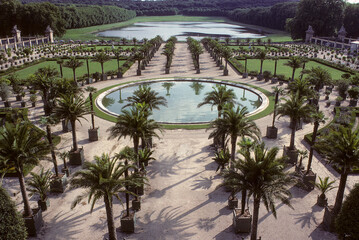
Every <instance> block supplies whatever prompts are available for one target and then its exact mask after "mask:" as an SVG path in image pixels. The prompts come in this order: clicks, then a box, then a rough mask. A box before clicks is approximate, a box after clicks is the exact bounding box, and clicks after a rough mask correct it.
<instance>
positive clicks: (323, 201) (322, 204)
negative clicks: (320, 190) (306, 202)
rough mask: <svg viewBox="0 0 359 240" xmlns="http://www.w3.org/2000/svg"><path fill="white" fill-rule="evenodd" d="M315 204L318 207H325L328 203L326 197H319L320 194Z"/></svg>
mask: <svg viewBox="0 0 359 240" xmlns="http://www.w3.org/2000/svg"><path fill="white" fill-rule="evenodd" d="M317 205H318V206H319V207H326V206H327V205H328V198H326V197H324V198H323V197H321V196H320V195H319V196H318V198H317Z"/></svg>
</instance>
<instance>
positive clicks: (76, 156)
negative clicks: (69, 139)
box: [69, 148, 85, 165]
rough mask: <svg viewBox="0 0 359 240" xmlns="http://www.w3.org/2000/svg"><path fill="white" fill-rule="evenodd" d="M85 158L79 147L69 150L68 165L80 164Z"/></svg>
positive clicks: (82, 150)
mask: <svg viewBox="0 0 359 240" xmlns="http://www.w3.org/2000/svg"><path fill="white" fill-rule="evenodd" d="M84 160H85V157H84V149H83V148H79V149H77V150H76V151H70V152H69V163H70V165H82V164H83V162H84Z"/></svg>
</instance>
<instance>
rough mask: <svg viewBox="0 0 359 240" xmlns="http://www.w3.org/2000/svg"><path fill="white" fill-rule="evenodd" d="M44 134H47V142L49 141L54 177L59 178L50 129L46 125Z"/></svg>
mask: <svg viewBox="0 0 359 240" xmlns="http://www.w3.org/2000/svg"><path fill="white" fill-rule="evenodd" d="M46 133H47V140H48V141H49V144H50V149H51V158H52V162H53V163H54V168H55V175H56V177H58V176H59V170H58V168H57V160H56V154H55V151H54V146H53V143H52V137H51V127H50V125H49V124H47V125H46Z"/></svg>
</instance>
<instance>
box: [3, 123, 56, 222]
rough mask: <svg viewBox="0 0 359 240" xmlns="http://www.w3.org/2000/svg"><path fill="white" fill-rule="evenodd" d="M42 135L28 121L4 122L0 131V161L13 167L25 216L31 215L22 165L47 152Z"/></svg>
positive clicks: (47, 147)
mask: <svg viewBox="0 0 359 240" xmlns="http://www.w3.org/2000/svg"><path fill="white" fill-rule="evenodd" d="M43 137H44V134H43V133H42V132H40V131H36V130H35V129H34V128H33V127H32V126H31V123H29V122H18V123H16V124H15V125H13V124H10V123H6V124H5V126H4V127H3V128H2V129H1V131H0V162H1V163H4V164H6V165H11V166H13V167H14V168H15V171H16V173H17V176H18V179H19V183H20V191H21V195H22V198H23V202H24V216H26V217H31V216H32V211H31V208H30V203H29V198H28V196H27V193H26V187H25V180H24V166H26V165H30V164H32V165H37V164H38V163H39V160H40V158H42V157H44V156H45V155H46V154H47V152H48V149H49V145H48V143H47V142H46V141H44V139H43Z"/></svg>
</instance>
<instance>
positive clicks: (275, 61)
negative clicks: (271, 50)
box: [273, 57, 279, 77]
mask: <svg viewBox="0 0 359 240" xmlns="http://www.w3.org/2000/svg"><path fill="white" fill-rule="evenodd" d="M273 60H274V73H273V77H276V76H277V65H278V60H279V58H278V57H274V58H273Z"/></svg>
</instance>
